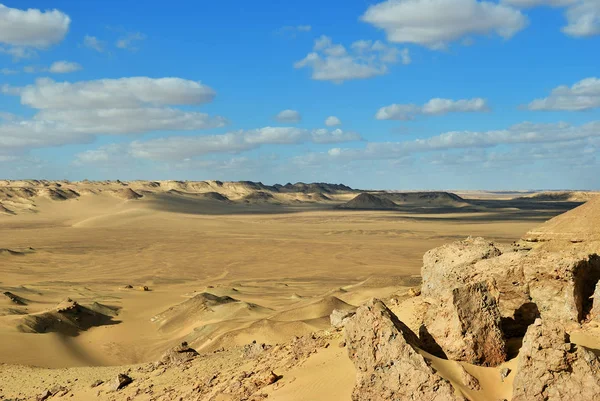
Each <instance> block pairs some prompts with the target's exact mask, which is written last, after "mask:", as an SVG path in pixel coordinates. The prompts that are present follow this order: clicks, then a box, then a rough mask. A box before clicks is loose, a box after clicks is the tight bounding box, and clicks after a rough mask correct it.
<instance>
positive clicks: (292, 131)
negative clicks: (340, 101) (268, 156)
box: [131, 127, 360, 160]
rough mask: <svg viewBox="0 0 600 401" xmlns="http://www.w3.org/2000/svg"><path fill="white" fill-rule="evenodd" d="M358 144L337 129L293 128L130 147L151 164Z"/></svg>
mask: <svg viewBox="0 0 600 401" xmlns="http://www.w3.org/2000/svg"><path fill="white" fill-rule="evenodd" d="M356 140H360V135H358V134H356V133H351V132H343V131H342V130H340V129H336V130H333V131H328V130H326V129H318V130H313V131H310V130H307V129H302V128H293V127H264V128H259V129H255V130H248V131H243V130H242V131H235V132H228V133H226V134H219V135H202V136H194V137H189V136H174V137H167V138H157V139H152V140H148V141H135V142H132V143H131V154H132V155H133V156H134V157H137V158H142V159H151V160H184V159H189V158H194V157H198V156H203V155H206V154H210V153H238V152H242V151H248V150H252V149H256V148H258V147H260V146H262V145H285V144H298V143H302V142H314V143H339V142H348V141H356Z"/></svg>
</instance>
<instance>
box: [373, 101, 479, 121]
mask: <svg viewBox="0 0 600 401" xmlns="http://www.w3.org/2000/svg"><path fill="white" fill-rule="evenodd" d="M486 111H489V107H488V105H487V101H486V100H485V99H482V98H473V99H460V100H452V99H441V98H434V99H431V100H429V101H428V102H427V103H425V104H424V105H423V106H417V105H414V104H391V105H389V106H385V107H382V108H380V109H379V110H378V111H377V114H376V115H375V118H377V119H378V120H412V119H414V118H415V117H416V116H418V115H443V114H447V113H468V112H471V113H474V112H486Z"/></svg>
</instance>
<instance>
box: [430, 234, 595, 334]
mask: <svg viewBox="0 0 600 401" xmlns="http://www.w3.org/2000/svg"><path fill="white" fill-rule="evenodd" d="M422 276H423V286H422V294H423V295H424V296H425V297H428V298H431V299H434V300H438V301H439V300H441V299H444V298H445V297H447V293H448V291H452V289H454V288H457V287H461V286H464V285H465V284H472V283H477V282H481V281H490V282H494V283H495V285H496V287H497V289H498V292H497V293H496V294H497V300H498V307H499V310H500V314H501V316H502V321H503V324H502V327H503V329H504V331H505V334H506V335H507V336H509V337H515V336H522V335H524V333H525V330H526V329H527V327H528V326H529V325H530V324H531V323H532V322H533V321H534V320H535V319H536V318H537V317H539V316H542V317H546V318H552V319H558V320H561V321H564V322H569V321H572V322H580V321H582V320H584V319H586V318H587V317H588V315H589V313H590V311H591V308H592V305H593V304H592V300H591V298H590V297H591V296H592V295H593V293H594V286H595V285H596V283H597V282H598V280H599V279H600V257H598V256H597V255H595V254H589V253H575V252H567V251H557V252H548V251H544V250H533V251H529V252H524V251H513V250H509V251H507V252H505V253H503V252H502V251H501V250H500V249H499V248H498V247H497V246H496V245H494V244H493V243H491V242H488V241H486V240H484V239H483V238H467V239H466V240H464V241H457V242H454V243H452V244H447V245H444V246H441V247H439V248H435V249H432V250H430V251H429V252H427V253H426V254H425V256H424V257H423V268H422Z"/></svg>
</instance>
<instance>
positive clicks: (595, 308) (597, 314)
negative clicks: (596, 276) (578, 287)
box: [589, 281, 600, 323]
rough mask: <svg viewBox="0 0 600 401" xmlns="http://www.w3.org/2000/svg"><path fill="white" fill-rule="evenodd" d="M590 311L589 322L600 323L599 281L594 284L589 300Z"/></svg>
mask: <svg viewBox="0 0 600 401" xmlns="http://www.w3.org/2000/svg"><path fill="white" fill-rule="evenodd" d="M591 301H592V310H591V312H590V316H589V318H590V320H593V321H596V322H598V323H600V281H598V283H597V284H596V289H595V290H594V295H592V298H591Z"/></svg>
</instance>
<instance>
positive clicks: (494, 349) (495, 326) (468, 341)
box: [425, 282, 506, 366]
mask: <svg viewBox="0 0 600 401" xmlns="http://www.w3.org/2000/svg"><path fill="white" fill-rule="evenodd" d="M496 291H497V290H496V288H495V287H494V285H493V284H492V283H488V282H479V283H475V284H467V285H465V286H462V287H457V288H454V289H453V290H452V291H451V292H450V293H449V294H448V296H446V297H443V298H441V299H440V300H439V301H438V302H436V303H434V304H432V305H431V307H430V308H429V309H428V311H427V314H426V316H425V327H426V330H427V332H428V333H429V335H430V336H431V337H432V339H433V340H434V341H435V343H436V344H437V345H439V347H440V348H441V349H442V350H443V352H444V354H445V356H447V357H448V358H449V359H452V360H457V361H464V362H468V363H472V364H475V365H483V366H497V365H499V364H501V363H502V362H504V361H505V360H506V351H505V347H506V344H505V340H504V334H503V333H502V328H501V316H500V311H499V309H498V303H497V301H496V297H495V296H494V295H493V293H495V292H496ZM425 349H426V350H428V351H429V350H430V348H428V347H427V346H426V347H425ZM432 351H433V352H432V353H435V351H436V349H432Z"/></svg>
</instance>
